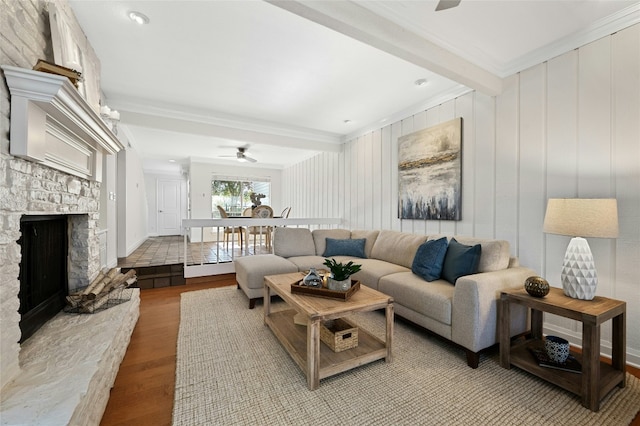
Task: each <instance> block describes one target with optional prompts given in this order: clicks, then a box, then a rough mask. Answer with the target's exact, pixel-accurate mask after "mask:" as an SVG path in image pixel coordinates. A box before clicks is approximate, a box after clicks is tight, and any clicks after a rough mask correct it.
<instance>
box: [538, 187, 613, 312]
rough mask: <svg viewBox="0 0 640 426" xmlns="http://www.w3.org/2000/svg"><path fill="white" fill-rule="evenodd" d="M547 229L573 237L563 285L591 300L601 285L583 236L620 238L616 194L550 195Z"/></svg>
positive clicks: (573, 294) (569, 293)
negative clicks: (570, 196)
mask: <svg viewBox="0 0 640 426" xmlns="http://www.w3.org/2000/svg"><path fill="white" fill-rule="evenodd" d="M543 230H544V232H545V233H548V234H558V235H568V236H571V237H573V238H572V239H571V242H569V246H568V247H567V252H566V253H565V255H564V263H563V264H562V274H561V278H562V289H563V291H564V294H566V295H567V296H569V297H573V298H574V299H583V300H591V299H593V298H594V297H595V294H596V287H597V285H598V276H597V274H596V265H595V262H594V261H593V255H592V254H591V248H589V243H587V240H585V239H584V238H583V237H596V238H616V237H617V236H618V205H617V202H616V200H615V199H614V198H550V199H549V202H548V203H547V212H546V214H545V216H544V226H543Z"/></svg>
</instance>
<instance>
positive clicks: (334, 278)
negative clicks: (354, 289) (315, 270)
mask: <svg viewBox="0 0 640 426" xmlns="http://www.w3.org/2000/svg"><path fill="white" fill-rule="evenodd" d="M324 265H325V266H326V267H327V268H329V270H330V271H331V276H330V277H329V278H328V279H327V287H329V290H341V291H346V290H349V288H350V287H351V278H350V277H351V275H353V274H355V273H356V272H358V271H359V270H360V268H362V265H356V264H354V263H353V261H349V262H348V263H346V264H345V263H342V262H340V263H338V262H336V260H335V259H325V260H324Z"/></svg>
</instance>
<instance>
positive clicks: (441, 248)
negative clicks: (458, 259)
mask: <svg viewBox="0 0 640 426" xmlns="http://www.w3.org/2000/svg"><path fill="white" fill-rule="evenodd" d="M448 245H449V242H448V241H447V238H446V237H442V238H440V239H438V240H429V241H425V242H424V243H422V244H421V245H420V247H418V251H416V257H415V258H414V259H413V264H412V265H411V271H412V272H413V273H414V274H416V275H417V276H419V277H421V278H423V279H425V280H426V281H435V280H437V279H439V278H440V275H441V274H442V265H443V264H444V257H445V255H446V254H447V246H448Z"/></svg>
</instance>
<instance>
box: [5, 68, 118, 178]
mask: <svg viewBox="0 0 640 426" xmlns="http://www.w3.org/2000/svg"><path fill="white" fill-rule="evenodd" d="M2 69H3V70H4V75H5V78H6V80H7V85H8V86H9V91H10V93H11V138H10V153H11V155H15V156H17V157H21V158H24V159H27V160H30V161H35V162H38V163H41V164H45V165H47V166H49V167H51V168H54V169H56V170H61V171H64V172H66V173H69V174H72V175H75V176H79V177H82V178H85V179H90V180H95V181H101V180H102V156H103V155H104V154H115V153H117V152H118V151H120V150H121V149H124V145H123V144H122V143H121V142H120V141H119V140H118V138H117V136H116V135H115V134H113V132H112V131H111V129H110V128H109V127H108V125H107V124H106V123H105V122H104V121H103V120H102V119H101V118H100V116H99V115H98V114H97V113H96V112H95V111H94V110H93V108H91V106H90V105H89V104H88V103H87V102H86V101H85V99H84V98H83V97H82V96H81V95H80V93H78V91H77V89H76V88H75V87H74V86H73V84H71V82H70V81H69V80H68V79H67V78H66V77H63V76H58V75H54V74H47V73H43V72H39V71H32V70H28V69H24V68H19V67H12V66H3V67H2Z"/></svg>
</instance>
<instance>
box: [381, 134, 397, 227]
mask: <svg viewBox="0 0 640 426" xmlns="http://www.w3.org/2000/svg"><path fill="white" fill-rule="evenodd" d="M380 137H381V140H380V144H381V146H380V156H381V158H380V160H381V165H380V179H381V196H382V198H381V203H380V229H393V225H392V223H393V218H394V213H395V211H396V209H395V208H394V207H395V205H394V204H393V200H394V196H395V194H396V191H395V189H394V188H395V187H394V186H393V175H394V174H395V172H394V171H395V169H394V164H393V160H390V159H391V158H392V156H391V151H392V144H391V126H385V127H383V128H382V131H381V132H380Z"/></svg>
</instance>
